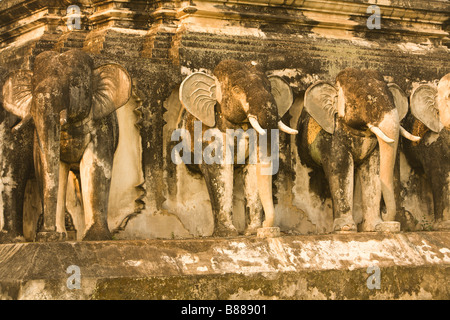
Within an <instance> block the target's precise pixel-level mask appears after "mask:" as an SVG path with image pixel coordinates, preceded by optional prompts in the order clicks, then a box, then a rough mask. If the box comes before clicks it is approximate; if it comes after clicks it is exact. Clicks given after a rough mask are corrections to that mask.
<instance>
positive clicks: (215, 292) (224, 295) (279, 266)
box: [0, 231, 450, 300]
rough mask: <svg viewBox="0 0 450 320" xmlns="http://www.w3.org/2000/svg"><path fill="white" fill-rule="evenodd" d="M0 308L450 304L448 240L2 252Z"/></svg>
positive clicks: (405, 237)
mask: <svg viewBox="0 0 450 320" xmlns="http://www.w3.org/2000/svg"><path fill="white" fill-rule="evenodd" d="M0 298H2V299H182V300H184V299H195V300H204V299H220V300H227V299H450V232H444V231H443V232H412V233H396V234H394V233H386V234H384V233H356V234H355V233H353V234H349V235H346V234H327V235H311V236H286V235H282V236H280V237H276V238H258V237H256V236H255V237H245V238H244V237H236V238H226V239H216V238H201V239H189V240H137V241H131V240H123V241H109V242H51V243H15V244H3V245H0Z"/></svg>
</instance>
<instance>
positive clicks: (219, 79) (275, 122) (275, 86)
mask: <svg viewBox="0 0 450 320" xmlns="http://www.w3.org/2000/svg"><path fill="white" fill-rule="evenodd" d="M180 101H181V103H182V105H183V106H184V110H182V112H183V115H182V116H181V117H180V124H179V127H181V128H185V130H187V131H188V133H189V134H190V137H191V139H192V140H191V141H190V143H189V146H188V147H187V148H188V149H189V152H191V154H192V151H193V148H192V146H194V147H195V143H197V142H196V141H194V136H195V131H196V130H197V131H200V132H201V134H202V135H204V134H206V132H207V131H208V130H210V129H213V130H215V132H216V134H217V135H216V136H215V138H216V139H221V138H220V137H224V138H223V139H224V140H222V141H225V139H229V137H230V136H229V135H228V133H229V131H228V130H232V129H234V130H242V131H246V132H249V131H252V132H253V133H255V135H256V136H257V137H258V139H259V143H258V144H257V147H256V150H255V153H256V154H257V157H256V158H257V159H256V160H255V161H254V162H251V161H247V163H245V164H246V169H245V170H244V175H245V176H244V189H245V199H246V207H247V208H248V211H247V212H248V216H249V221H248V223H247V227H246V231H245V234H247V235H250V234H254V233H256V231H257V229H258V228H260V227H261V220H262V218H261V211H262V209H263V210H264V214H265V220H264V222H263V226H264V227H269V228H270V227H273V223H274V205H273V199H272V173H273V172H272V171H273V170H272V171H270V170H271V169H273V161H271V160H270V159H268V157H263V155H262V153H261V152H262V150H261V141H263V140H262V139H263V138H262V137H265V138H266V140H265V141H268V145H270V146H268V147H267V149H268V152H267V155H268V154H269V153H271V152H277V151H273V150H272V149H273V148H272V147H273V143H272V144H271V141H272V138H274V134H275V133H273V132H274V131H273V130H272V129H276V131H277V132H278V129H281V130H282V131H284V132H287V133H289V134H295V133H297V131H296V130H293V129H291V128H289V127H287V126H286V125H285V124H283V122H281V120H280V119H281V117H282V116H283V115H284V114H285V113H286V112H287V111H288V109H289V108H290V106H291V105H292V101H293V95H292V91H291V89H290V87H289V85H288V84H287V83H286V82H285V81H284V80H282V79H281V78H279V77H276V76H272V77H267V76H266V75H265V73H264V72H263V71H262V70H261V68H260V67H259V66H258V65H256V64H252V63H250V62H249V63H242V62H239V61H235V60H225V61H222V62H220V63H219V64H218V65H217V66H216V68H215V69H214V76H209V75H207V74H205V73H194V74H192V75H190V76H189V77H187V78H186V79H185V80H184V81H183V83H182V84H181V86H180ZM186 111H187V112H186ZM196 123H197V129H196ZM198 124H199V125H198ZM253 129H254V130H253ZM227 131H228V132H227ZM231 139H232V141H234V137H233V138H231ZM185 140H187V139H185ZM207 140H208V139H204V140H203V141H200V148H201V149H202V150H205V151H206V149H207V148H208V146H207V144H208V143H207ZM226 141H227V142H228V141H231V140H226ZM248 147H249V146H248ZM248 147H247V149H246V152H247V160H248V159H249V155H248V153H249V151H248V150H249V149H250V148H248ZM223 150H225V148H224V149H223ZM226 152H228V151H226ZM222 155H223V154H222ZM271 155H272V154H271ZM194 158H195V152H194ZM241 160H242V158H241ZM194 162H195V161H194ZM239 163H244V162H243V161H239V160H237V159H233V161H230V162H227V161H224V162H220V161H219V162H215V163H207V161H203V162H201V163H196V164H195V166H196V167H197V168H198V169H199V170H200V171H201V173H202V175H203V177H204V179H205V181H206V186H207V189H208V192H209V197H210V201H211V207H212V211H213V215H214V223H215V225H214V232H213V235H214V236H234V235H237V234H238V232H237V230H236V228H235V226H234V225H233V223H232V211H233V208H232V202H233V176H234V168H235V165H236V164H239ZM269 171H270V173H268V172H269ZM261 206H262V207H261Z"/></svg>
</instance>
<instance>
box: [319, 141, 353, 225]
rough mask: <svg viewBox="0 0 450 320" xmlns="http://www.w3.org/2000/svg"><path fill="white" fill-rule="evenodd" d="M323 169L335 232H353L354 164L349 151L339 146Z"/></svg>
mask: <svg viewBox="0 0 450 320" xmlns="http://www.w3.org/2000/svg"><path fill="white" fill-rule="evenodd" d="M323 168H324V171H325V175H326V177H327V179H328V183H329V186H330V191H331V197H332V200H333V213H334V223H333V231H336V232H339V231H344V232H353V231H356V224H355V222H354V220H353V184H354V181H353V177H354V163H353V157H352V155H351V154H350V152H349V151H347V150H344V149H343V146H342V145H337V146H334V147H333V148H332V151H331V152H328V153H327V154H326V155H325V157H324V159H323Z"/></svg>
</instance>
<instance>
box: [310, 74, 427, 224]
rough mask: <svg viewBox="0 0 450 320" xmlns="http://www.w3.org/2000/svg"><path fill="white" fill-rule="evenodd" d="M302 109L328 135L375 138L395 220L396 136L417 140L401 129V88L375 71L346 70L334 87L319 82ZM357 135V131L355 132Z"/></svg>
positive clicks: (403, 98)
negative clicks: (341, 132)
mask: <svg viewBox="0 0 450 320" xmlns="http://www.w3.org/2000/svg"><path fill="white" fill-rule="evenodd" d="M304 105H305V109H306V111H307V112H308V113H309V114H310V115H311V117H312V118H314V120H315V121H316V122H317V123H318V124H319V125H320V126H321V127H322V129H323V130H325V131H326V132H328V133H329V134H334V133H335V131H336V130H338V129H337V126H338V125H339V126H340V129H339V130H341V128H346V127H348V128H351V129H355V130H359V131H361V132H363V131H366V130H370V131H371V132H372V133H373V134H375V135H376V137H377V140H378V145H379V150H380V180H381V189H382V195H383V198H384V202H385V204H386V209H387V215H386V218H387V220H394V217H395V213H396V202H395V197H394V181H393V180H394V179H393V175H394V165H395V158H396V153H397V145H398V139H399V138H398V137H399V133H401V134H402V135H404V136H405V137H407V138H408V139H413V140H417V139H419V138H418V137H415V136H412V135H411V134H409V133H408V132H406V130H404V129H403V128H402V127H401V126H400V118H401V117H404V116H405V115H406V112H407V110H408V100H407V97H406V96H405V95H404V93H403V92H402V91H401V89H400V88H399V87H398V86H397V85H394V84H390V85H388V84H387V83H386V82H385V81H384V79H383V77H382V75H381V74H380V73H378V72H377V71H375V70H367V69H366V70H357V69H353V68H348V69H345V70H343V71H341V72H340V73H339V74H338V75H337V77H336V85H333V84H330V83H328V82H325V81H319V82H317V83H315V84H313V85H312V86H311V87H309V88H308V89H307V90H306V92H305V102H304ZM356 132H357V131H356Z"/></svg>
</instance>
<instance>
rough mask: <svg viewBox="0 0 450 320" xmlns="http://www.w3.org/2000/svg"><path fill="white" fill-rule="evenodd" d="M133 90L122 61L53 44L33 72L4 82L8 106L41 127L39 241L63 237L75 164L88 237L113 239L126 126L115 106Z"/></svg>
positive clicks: (36, 162)
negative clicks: (99, 59)
mask: <svg viewBox="0 0 450 320" xmlns="http://www.w3.org/2000/svg"><path fill="white" fill-rule="evenodd" d="M130 96H131V78H130V76H129V74H128V72H127V71H126V70H125V69H124V68H123V67H121V66H120V65H117V64H105V65H102V66H100V67H98V68H94V63H93V60H92V58H91V57H90V56H89V55H88V54H87V53H85V52H83V51H81V50H69V51H66V52H64V53H61V54H59V53H57V52H53V51H46V52H43V53H41V54H39V55H38V56H36V58H35V62H34V68H33V71H28V70H19V71H15V72H13V73H11V74H10V75H9V77H8V78H7V79H6V81H5V84H4V86H3V100H4V101H3V102H4V108H5V109H6V110H8V111H9V112H11V113H12V114H14V115H16V116H18V117H20V118H21V119H22V121H21V123H19V124H18V125H17V128H16V129H17V130H20V129H21V126H23V125H25V124H26V123H27V122H29V121H30V120H33V122H34V127H35V134H34V148H33V153H34V166H35V172H36V175H37V179H38V182H39V186H40V193H41V199H42V207H43V225H42V229H41V230H38V233H37V235H36V239H37V240H38V241H55V240H62V239H64V237H65V231H64V230H63V229H62V228H63V226H61V223H58V222H57V221H56V217H57V216H62V217H64V211H65V194H66V187H67V178H68V173H69V170H74V171H77V172H79V175H80V178H81V187H82V188H81V189H82V197H83V205H84V212H85V215H86V216H87V221H86V224H87V227H86V232H85V235H84V239H85V240H106V239H110V238H111V234H110V232H109V229H108V224H107V211H108V196H109V188H110V180H111V170H112V164H113V158H114V152H115V149H116V146H117V138H118V125H117V119H116V116H115V112H114V111H115V110H116V109H117V108H119V107H121V106H122V105H124V104H125V103H126V102H127V101H128V100H129V98H130Z"/></svg>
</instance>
